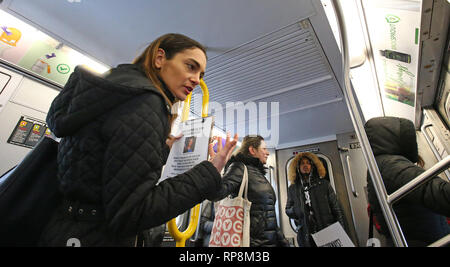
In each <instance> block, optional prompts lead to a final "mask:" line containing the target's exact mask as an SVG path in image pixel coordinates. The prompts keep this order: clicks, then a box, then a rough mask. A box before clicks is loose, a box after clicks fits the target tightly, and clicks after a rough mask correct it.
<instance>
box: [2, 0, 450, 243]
mask: <svg viewBox="0 0 450 267" xmlns="http://www.w3.org/2000/svg"><path fill="white" fill-rule="evenodd" d="M449 18H450V1H448V0H281V1H273V0H246V1H241V0H227V1H202V0H190V1H184V0H170V1H159V0H158V1H144V0H132V1H119V0H97V1H90V0H57V1H47V0H33V1H28V0H3V1H0V26H1V30H0V34H1V36H0V124H1V125H2V126H1V128H0V175H1V174H3V173H6V172H8V171H9V170H11V169H12V168H14V167H15V166H16V165H17V164H18V163H20V162H21V160H22V159H23V158H24V157H25V156H26V155H27V154H28V153H29V152H30V151H31V150H32V149H33V147H34V146H35V145H36V144H37V143H38V141H39V140H41V139H42V138H44V137H45V136H51V133H50V132H49V130H47V123H46V121H45V119H46V115H47V112H48V110H49V107H50V105H51V103H52V101H53V99H54V98H55V97H56V96H57V95H58V94H59V92H60V91H61V90H62V88H63V87H64V85H65V84H66V82H67V81H68V79H69V76H70V74H71V73H72V72H73V70H74V68H75V67H76V66H77V65H84V66H86V68H88V69H89V70H91V71H92V72H94V73H98V74H99V75H100V74H102V73H104V72H106V71H107V70H109V69H110V68H113V67H116V66H117V65H119V64H122V63H131V62H132V61H133V59H134V58H135V57H136V56H137V55H139V54H140V53H141V52H142V51H143V49H144V48H145V47H146V46H147V45H148V44H149V43H150V42H151V41H152V40H154V39H156V38H157V37H158V36H161V35H163V34H165V33H182V34H185V35H187V36H189V37H191V38H193V39H195V40H197V41H198V42H200V43H201V44H203V45H204V46H205V47H206V50H207V57H208V60H207V68H206V72H205V75H204V78H203V80H204V83H205V84H206V85H207V87H208V90H209V110H208V115H211V116H214V130H213V132H214V134H215V135H221V136H225V134H226V132H230V133H238V135H239V141H242V137H244V136H246V135H254V134H258V135H261V136H263V137H264V139H265V140H266V143H267V147H268V150H269V152H270V155H269V158H268V161H267V164H266V167H267V170H268V171H267V175H266V178H267V180H268V181H269V182H270V184H271V185H272V187H273V189H274V191H275V194H276V197H277V202H276V217H277V225H278V227H279V228H280V229H281V231H282V232H283V234H284V236H285V237H286V239H287V240H288V241H289V243H290V246H292V247H296V246H298V241H297V239H296V236H297V232H296V231H297V225H296V222H295V221H294V220H292V219H290V218H289V217H288V216H287V215H286V213H285V206H286V202H287V197H288V187H289V185H290V182H289V180H288V177H287V176H288V169H289V166H290V164H291V162H292V161H293V159H294V157H295V155H297V154H298V153H301V152H312V153H314V154H316V155H317V156H318V157H319V158H320V160H321V161H322V163H323V164H324V166H325V168H326V170H327V176H326V179H328V180H329V181H330V184H331V186H332V188H333V190H334V192H335V194H336V196H337V199H338V201H339V203H340V205H341V207H342V210H343V213H344V219H345V223H344V224H345V225H343V228H344V229H345V232H346V234H347V235H348V237H349V238H350V240H351V243H352V245H353V246H355V247H367V246H382V247H386V246H400V247H403V246H408V243H407V241H406V238H405V236H404V235H403V234H402V225H401V224H400V223H399V222H398V220H397V219H396V216H395V209H393V208H392V203H393V201H392V200H390V197H391V196H389V195H387V194H386V192H385V190H383V188H384V186H383V182H382V178H381V175H380V173H379V171H378V168H377V164H376V162H375V158H374V156H373V153H372V149H371V147H370V144H369V142H368V139H367V136H366V133H365V131H364V124H365V122H367V121H368V120H370V119H371V118H375V117H389V116H392V117H400V118H405V119H408V120H410V121H412V122H413V123H414V126H415V129H416V138H417V143H418V147H419V154H420V155H421V157H422V158H423V159H424V162H425V166H424V169H426V170H427V172H426V173H427V174H428V173H430V174H429V175H428V176H430V175H431V176H435V175H439V177H440V178H441V179H443V180H444V181H446V182H449V181H450V169H449V167H450V157H449V154H450V131H449V130H450V72H449V67H450V65H449V49H450V44H449V35H448V32H449V27H448V26H449ZM203 96H204V93H202V90H201V88H200V86H198V87H196V88H195V89H194V91H193V92H192V98H191V101H190V103H188V104H187V103H186V102H185V103H184V105H189V106H188V108H189V110H188V114H189V119H193V118H200V117H202V105H203V103H202V99H203ZM181 110H182V107H181V106H180V107H179V111H180V112H181ZM180 119H181V117H179V119H178V121H175V124H177V123H179V122H180ZM174 128H175V130H176V127H174ZM239 144H240V143H238V145H239ZM428 171H429V172H428ZM368 173H370V174H371V177H372V179H373V181H374V184H376V185H377V186H376V190H377V196H378V198H379V201H380V205H381V206H382V207H383V215H384V218H385V220H386V223H387V225H388V228H389V232H390V235H391V241H390V242H388V240H386V237H385V236H383V235H381V234H380V233H378V231H377V230H376V229H375V226H372V224H371V222H370V220H369V215H368V209H367V207H368V195H367V194H368V193H367V174H368ZM5 179H7V177H6V176H5V177H4V178H3V179H2V180H5ZM424 179H425V178H424ZM2 180H0V183H2V182H4V181H2ZM405 190H407V191H408V190H412V188H411V187H409V188H408V189H405ZM400 201H401V200H400ZM199 204H200V203H199ZM201 212H202V209H201V207H200V213H201ZM191 213H192V211H191V212H186V213H184V214H180V215H179V216H178V217H177V218H176V227H177V228H178V229H179V231H180V232H183V231H184V230H186V229H187V228H189V227H190V225H191V224H192V223H191V220H192V218H191V217H193V216H190V215H191ZM197 217H198V216H197ZM0 220H1V219H0ZM197 221H199V220H198V218H197ZM447 222H448V223H449V224H450V220H449V219H448V218H447ZM195 223H197V224H195ZM193 224H194V227H197V225H198V222H194V223H193ZM370 226H372V227H373V228H372V230H371V231H369V228H370ZM197 228H198V227H197ZM196 230H197V231H195V232H194V233H193V234H192V235H191V236H189V237H188V238H187V239H186V240H185V244H184V246H187V247H189V246H194V245H195V241H196V239H197V237H198V229H196ZM369 232H370V233H371V236H369ZM173 235H174V234H173V233H171V232H169V230H168V227H165V232H164V238H163V240H162V242H161V243H160V244H159V245H158V246H163V247H173V246H176V245H177V246H178V243H177V244H176V242H175V241H176V239H177V237H176V236H175V237H174V236H173ZM0 239H1V237H0ZM448 243H450V235H447V236H445V237H443V238H441V239H439V240H434V241H433V243H430V244H429V245H430V246H445V245H448Z"/></svg>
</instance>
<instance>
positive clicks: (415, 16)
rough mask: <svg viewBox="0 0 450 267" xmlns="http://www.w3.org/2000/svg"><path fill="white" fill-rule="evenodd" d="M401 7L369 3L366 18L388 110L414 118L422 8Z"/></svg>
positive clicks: (386, 111) (400, 115)
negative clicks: (419, 9)
mask: <svg viewBox="0 0 450 267" xmlns="http://www.w3.org/2000/svg"><path fill="white" fill-rule="evenodd" d="M401 8H402V6H401V5H399V8H398V9H395V8H392V7H391V8H383V7H379V6H378V7H377V6H370V10H371V12H368V13H367V18H368V26H369V34H370V38H371V41H372V45H373V54H374V59H375V66H376V69H377V75H378V79H379V81H378V82H379V85H380V90H382V92H381V94H382V95H383V96H384V97H383V105H384V109H385V114H386V115H387V116H397V117H403V118H406V119H409V120H412V121H414V110H415V109H414V105H415V96H416V86H417V66H418V56H419V28H420V12H418V11H415V10H413V9H411V10H405V9H401Z"/></svg>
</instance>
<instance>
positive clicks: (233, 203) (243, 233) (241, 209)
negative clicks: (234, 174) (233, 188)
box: [209, 164, 252, 247]
mask: <svg viewBox="0 0 450 267" xmlns="http://www.w3.org/2000/svg"><path fill="white" fill-rule="evenodd" d="M247 191H248V172H247V166H245V164H244V176H243V177H242V183H241V187H240V189H239V194H238V196H237V197H235V198H231V197H230V196H228V197H226V198H224V199H222V200H221V201H220V202H219V204H218V205H217V206H216V215H215V218H214V225H213V228H212V230H211V238H210V240H209V246H210V247H249V246H250V207H251V205H252V203H251V202H250V201H248V199H247Z"/></svg>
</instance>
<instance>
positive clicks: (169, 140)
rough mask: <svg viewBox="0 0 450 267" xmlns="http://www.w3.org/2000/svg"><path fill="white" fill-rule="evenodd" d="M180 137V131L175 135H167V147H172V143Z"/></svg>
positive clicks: (181, 135)
mask: <svg viewBox="0 0 450 267" xmlns="http://www.w3.org/2000/svg"><path fill="white" fill-rule="evenodd" d="M181 137H183V134H182V133H181V134H180V135H177V136H173V135H169V137H168V138H167V139H166V144H167V145H168V146H169V149H172V145H173V143H174V142H175V141H177V140H179V139H180V138H181Z"/></svg>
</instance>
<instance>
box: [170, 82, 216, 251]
mask: <svg viewBox="0 0 450 267" xmlns="http://www.w3.org/2000/svg"><path fill="white" fill-rule="evenodd" d="M200 88H201V89H202V93H203V100H202V117H203V118H204V117H207V116H208V106H209V90H208V87H207V86H206V83H205V82H204V81H203V79H201V80H200ZM191 98H192V93H191V94H189V95H188V96H187V97H186V99H185V100H184V106H183V111H182V113H181V121H186V120H188V119H189V107H190V106H191ZM200 205H201V204H197V205H196V206H195V207H193V208H192V209H191V216H190V220H189V226H188V227H187V228H186V230H184V231H183V232H180V230H179V229H178V226H177V223H176V218H173V219H172V220H170V221H169V222H168V223H167V229H168V231H169V233H170V235H171V236H172V237H173V239H175V244H176V246H177V247H184V246H186V240H188V239H189V238H190V237H191V236H192V235H193V234H194V233H195V230H196V229H197V225H198V224H199V218H200Z"/></svg>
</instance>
